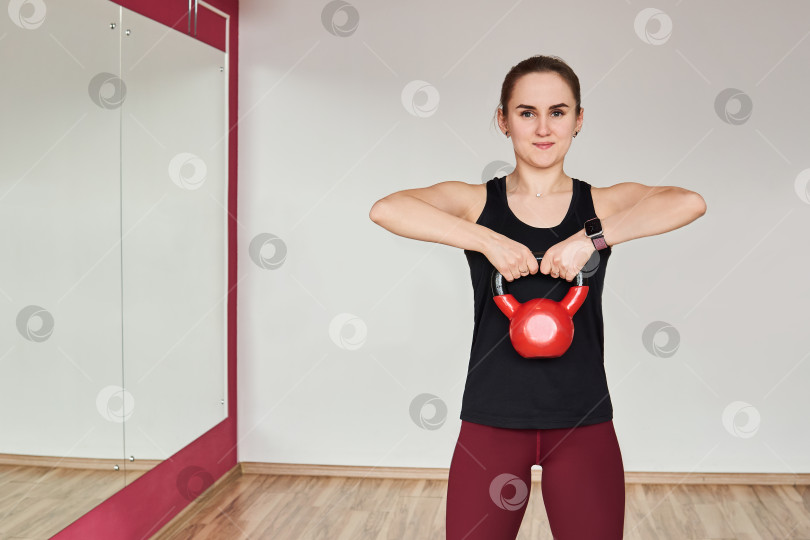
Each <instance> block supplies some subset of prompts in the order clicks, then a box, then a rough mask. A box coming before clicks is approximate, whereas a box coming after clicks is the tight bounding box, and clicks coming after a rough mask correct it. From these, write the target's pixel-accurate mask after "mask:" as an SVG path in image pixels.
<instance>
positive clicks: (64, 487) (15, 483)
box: [0, 464, 145, 540]
mask: <svg viewBox="0 0 810 540" xmlns="http://www.w3.org/2000/svg"><path fill="white" fill-rule="evenodd" d="M144 472H145V471H127V472H126V475H125V474H124V472H123V471H113V470H94V469H73V468H66V467H37V466H28V465H2V464H0V539H2V540H6V539H8V540H11V539H14V540H47V539H48V538H50V537H51V536H53V535H54V534H56V533H57V532H59V531H61V530H62V529H64V528H65V527H67V526H68V525H70V524H71V523H73V522H74V521H76V519H78V518H79V517H81V516H82V515H84V514H86V513H87V512H89V511H90V510H91V509H93V508H94V507H96V506H97V505H98V504H99V503H101V502H102V501H105V500H106V499H108V498H109V497H110V496H111V495H112V494H114V493H115V492H117V491H119V490H121V489H123V488H124V486H125V484H131V483H132V482H133V481H134V480H135V478H137V477H138V476H140V475H142V474H143V473H144Z"/></svg>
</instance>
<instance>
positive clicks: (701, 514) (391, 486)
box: [153, 471, 810, 540]
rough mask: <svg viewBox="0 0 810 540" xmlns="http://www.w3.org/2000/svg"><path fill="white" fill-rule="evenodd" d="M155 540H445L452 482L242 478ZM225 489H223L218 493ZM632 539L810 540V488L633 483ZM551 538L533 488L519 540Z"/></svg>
mask: <svg viewBox="0 0 810 540" xmlns="http://www.w3.org/2000/svg"><path fill="white" fill-rule="evenodd" d="M235 473H236V474H233V475H232V476H231V477H230V479H229V480H228V481H227V482H225V483H222V484H220V485H219V486H217V485H216V484H215V485H214V486H212V488H210V489H209V492H206V493H204V494H203V495H202V496H201V497H200V498H199V499H197V500H196V501H195V502H194V503H192V504H191V505H190V506H189V507H188V508H187V509H186V510H185V511H184V513H183V514H182V515H179V516H177V518H176V519H175V520H173V521H172V522H170V523H169V524H167V525H166V526H165V527H164V528H163V529H162V530H161V531H160V532H159V533H158V534H157V535H155V536H153V540H155V539H159V540H177V539H192V538H193V539H195V540H206V539H211V540H214V539H221V538H228V539H233V540H237V539H240V540H243V539H259V538H267V539H272V540H287V539H289V540H292V539H295V540H310V539H328V540H384V539H385V540H388V539H407V540H432V539H436V540H444V538H445V536H444V513H445V508H446V499H445V496H446V491H447V481H446V480H402V479H383V478H379V479H375V478H351V477H328V476H286V475H280V476H277V475H260V474H241V473H238V472H236V471H235ZM215 488H216V489H215ZM626 494H627V503H626V513H625V529H624V530H625V533H624V538H625V539H626V540H656V539H660V540H669V539H672V540H676V539H677V540H686V539H714V538H717V539H732V538H734V539H740V540H755V539H779V540H788V539H791V540H800V539H805V540H810V486H807V485H798V486H792V485H777V486H769V485H751V486H748V485H720V484H718V485H695V484H691V485H686V484H680V485H678V484H627V485H626ZM530 539H531V540H539V539H544V540H552V536H551V532H550V529H549V526H548V521H547V519H546V512H545V508H544V506H543V498H542V494H541V491H540V484H539V483H532V491H531V496H530V498H529V506H528V508H527V510H526V514H525V516H524V518H523V525H522V526H521V529H520V533H519V535H518V540H530Z"/></svg>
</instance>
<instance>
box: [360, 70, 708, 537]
mask: <svg viewBox="0 0 810 540" xmlns="http://www.w3.org/2000/svg"><path fill="white" fill-rule="evenodd" d="M583 112H584V110H583V108H582V107H581V104H580V88H579V79H578V78H577V76H576V74H575V73H574V72H573V71H572V70H571V68H570V67H569V66H568V65H567V64H566V63H565V62H564V61H562V60H561V59H560V58H558V57H550V56H533V57H531V58H528V59H526V60H524V61H522V62H520V63H519V64H517V65H516V66H514V67H512V69H511V70H510V71H509V73H508V74H507V75H506V78H505V80H504V82H503V85H502V88H501V100H500V104H499V107H498V109H497V111H496V114H497V121H498V125H499V127H500V129H501V131H502V132H503V133H504V135H505V136H506V137H507V138H510V139H511V140H512V145H513V146H514V151H515V162H516V165H515V170H514V172H512V173H511V174H508V175H506V176H504V177H499V178H497V177H496V178H493V179H492V180H489V181H488V182H486V183H485V184H467V183H464V182H455V181H448V182H441V183H438V184H435V185H433V186H430V187H426V188H421V189H408V190H404V191H399V192H396V193H393V194H391V195H388V196H387V197H385V198H383V199H381V200H379V201H377V202H376V203H375V204H374V206H373V208H372V209H371V213H370V217H371V219H372V220H373V221H374V222H375V223H377V224H379V225H380V226H382V227H384V228H385V229H387V230H389V231H391V232H393V233H395V234H397V235H400V236H405V237H407V238H414V239H417V240H424V241H428V242H438V243H442V244H447V245H450V246H455V247H458V248H461V249H463V250H464V254H465V256H466V257H467V261H468V263H469V265H470V275H471V278H472V284H473V290H474V297H475V325H474V329H473V339H472V347H471V351H470V363H469V367H468V371H467V379H466V384H465V388H464V395H463V398H462V406H461V416H460V417H461V429H460V432H459V436H458V441H457V443H456V447H455V451H454V453H453V458H452V460H451V464H450V474H449V478H448V488H447V514H446V532H447V540H461V539H462V538H463V539H465V540H476V539H480V540H501V539H503V540H506V539H514V538H515V537H516V536H517V534H518V530H519V528H520V524H521V521H522V519H523V515H524V513H525V511H526V506H527V504H528V499H529V494H530V492H531V467H532V465H539V466H540V467H541V468H542V477H541V486H540V487H541V492H542V496H543V502H544V504H545V508H546V513H547V515H548V519H549V524H550V527H551V532H552V534H553V536H554V538H555V539H556V540H584V539H587V540H614V539H619V538H622V534H623V528H624V506H625V496H624V467H623V463H622V457H621V451H620V448H619V444H618V441H617V438H616V434H615V431H614V428H613V407H612V404H611V401H610V395H609V393H608V386H607V380H606V376H605V370H604V334H603V325H602V305H601V296H602V289H603V285H604V277H605V268H606V266H607V261H608V259H609V257H610V254H611V252H612V247H613V246H615V245H616V244H620V243H622V242H627V241H628V240H631V239H634V238H641V237H644V236H652V235H656V234H661V233H664V232H667V231H671V230H674V229H677V228H679V227H683V226H684V225H686V224H688V223H690V222H692V221H694V220H695V219H697V218H698V217H700V216H701V215H703V214H704V213H705V212H706V204H705V202H704V201H703V198H702V197H701V196H700V195H699V194H697V193H695V192H693V191H689V190H686V189H683V188H679V187H675V186H655V187H651V186H646V185H643V184H638V183H635V182H624V183H619V184H616V185H613V186H610V187H604V188H596V187H592V186H591V185H590V184H589V183H587V182H585V181H582V180H578V179H576V178H572V177H570V176H568V175H567V174H566V173H565V172H564V170H563V163H564V160H565V155H566V153H567V152H568V149H569V147H570V145H571V143H572V141H573V139H574V137H576V136H577V134H578V133H579V132H580V130H581V129H582V120H583ZM586 223H587V225H586ZM600 225H601V227H600ZM600 229H601V231H600ZM533 251H534V252H537V253H539V254H541V258H540V261H539V263H538V257H537V256H536V255H535V253H533ZM586 265H587V266H588V268H585V267H586ZM493 268H494V269H497V271H498V272H500V273H501V274H502V275H503V277H504V279H505V280H506V281H507V282H508V283H509V293H510V294H512V295H513V296H514V297H515V298H517V300H519V301H520V302H525V301H527V300H528V299H531V298H538V297H548V298H551V299H554V300H561V299H562V297H563V296H564V294H565V293H566V292H567V290H568V288H569V287H571V285H569V284H565V283H563V282H562V280H565V281H567V282H572V281H573V280H574V278H576V277H577V275H578V274H579V273H580V271H582V272H583V276H585V277H587V281H585V282H584V283H583V284H584V285H588V288H589V290H588V294H587V296H586V299H585V301H584V303H583V304H582V305H581V306H580V308H579V310H578V311H577V312H576V313H575V314H574V316H573V321H574V328H575V332H574V338H573V341H572V343H571V345H570V347H569V348H568V349H567V350H566V351H565V353H564V354H563V355H562V356H559V357H554V358H524V357H522V356H521V355H519V354H518V353H517V352H516V350H515V349H514V347H513V345H512V343H511V340H510V339H509V320H508V319H507V317H506V316H505V315H504V314H503V313H502V312H501V311H500V310H499V309H498V307H497V306H496V305H495V303H494V301H493V293H492V291H491V289H490V278H491V276H492V273H493ZM538 271H539V272H540V273H541V274H545V275H546V276H549V277H541V276H538V277H535V278H531V279H528V280H518V278H520V277H524V276H529V275H530V274H537V273H538Z"/></svg>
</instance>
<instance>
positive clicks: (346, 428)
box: [238, 0, 810, 473]
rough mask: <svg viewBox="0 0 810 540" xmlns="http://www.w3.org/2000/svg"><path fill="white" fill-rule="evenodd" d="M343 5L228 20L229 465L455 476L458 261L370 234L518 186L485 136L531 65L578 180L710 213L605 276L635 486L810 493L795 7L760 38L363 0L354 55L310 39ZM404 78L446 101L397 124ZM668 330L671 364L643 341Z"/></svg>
mask: <svg viewBox="0 0 810 540" xmlns="http://www.w3.org/2000/svg"><path fill="white" fill-rule="evenodd" d="M331 5H332V4H330V3H328V2H326V1H318V2H312V1H309V2H293V1H292V0H278V1H272V2H267V1H258V0H245V1H243V2H241V17H240V21H241V28H240V73H241V77H242V79H241V81H240V96H239V99H240V118H241V121H240V124H239V141H240V153H239V176H240V195H239V197H240V198H239V212H240V223H241V227H240V230H239V279H240V280H242V281H241V282H240V288H239V328H240V330H239V381H238V385H239V418H240V423H239V445H240V451H239V460H240V461H260V462H285V463H317V464H339V465H370V466H412V467H448V466H449V465H450V458H451V455H452V451H453V447H454V444H455V440H456V437H457V435H458V429H459V427H460V420H459V418H458V415H459V412H460V405H461V395H462V391H463V388H464V379H465V375H466V370H467V362H468V355H469V346H470V339H471V337H472V326H473V302H472V287H471V284H470V277H469V270H468V267H467V263H466V260H465V258H464V255H463V253H462V251H461V250H459V249H456V248H452V247H449V246H445V245H442V244H432V243H426V242H418V241H415V240H411V239H406V238H402V237H398V236H395V235H393V234H391V233H389V232H388V231H386V230H384V229H382V228H381V227H379V226H377V225H375V224H374V223H373V222H371V221H370V220H369V218H368V211H369V209H370V208H371V205H372V204H373V203H374V201H376V200H377V199H379V198H381V197H383V196H385V195H387V194H389V193H391V192H394V191H397V190H401V189H406V188H412V187H423V186H428V185H432V184H434V183H436V182H439V181H444V180H461V181H465V182H470V183H478V182H481V181H482V180H487V179H489V178H492V177H493V176H494V175H495V172H497V171H498V170H499V167H501V164H499V163H498V162H499V161H504V162H508V163H511V164H514V152H513V150H512V147H511V142H510V141H509V140H507V139H505V138H504V137H503V136H502V135H501V134H500V132H498V131H497V130H496V129H495V128H493V127H491V123H490V122H491V119H492V114H493V112H494V110H495V107H496V106H497V104H498V98H499V91H500V85H501V83H502V81H503V77H504V76H505V74H506V73H507V71H508V70H509V68H510V67H511V66H512V65H514V64H516V63H517V62H519V61H520V60H522V59H524V58H526V57H528V56H531V55H534V54H555V55H559V56H561V57H562V58H563V59H565V60H566V61H567V62H568V63H569V64H570V65H571V66H572V67H573V68H574V70H575V71H576V72H577V73H578V75H579V77H580V82H581V85H582V105H583V107H584V108H585V121H584V127H583V130H582V133H581V134H580V135H579V136H578V137H577V139H576V141H575V143H574V144H573V146H572V149H571V151H570V152H569V154H568V156H567V160H566V163H565V170H566V172H567V173H568V174H569V175H572V176H576V177H577V178H580V179H583V180H586V181H587V182H590V183H591V184H593V185H595V186H608V185H613V184H615V183H618V182H624V181H635V182H641V183H644V184H648V185H676V186H681V187H685V188H687V189H691V190H694V191H697V192H698V193H700V194H701V195H702V196H703V197H704V199H705V200H706V202H707V206H708V212H707V213H706V215H705V216H703V217H701V218H700V219H699V220H697V221H695V222H694V223H692V224H690V225H689V226H687V227H685V228H682V229H679V230H676V231H672V232H670V233H666V234H664V235H658V236H653V237H646V238H642V239H637V240H633V241H630V242H627V243H624V244H620V245H618V246H617V247H616V248H615V254H614V256H613V257H611V265H610V271H609V272H608V276H607V280H606V289H605V294H604V297H603V306H604V318H605V334H606V336H605V348H606V358H605V364H606V370H607V375H608V382H609V385H610V391H611V397H612V400H613V404H614V410H615V417H614V424H615V426H616V430H617V434H618V437H619V441H620V444H621V448H622V452H623V457H624V464H625V469H626V470H627V471H691V472H698V471H701V472H704V471H705V472H724V471H744V472H792V473H801V472H808V471H810V452H808V450H810V433H809V432H808V431H807V430H806V429H805V426H806V424H807V422H806V413H807V410H808V408H809V407H810V394H808V392H807V391H806V388H807V382H808V379H810V361H807V359H808V356H810V337H808V335H807V332H805V331H804V330H806V326H807V321H808V315H807V304H808V299H810V294H809V293H810V290H808V281H807V279H806V272H807V268H809V267H810V254H808V250H807V247H806V246H807V243H808V242H807V238H806V237H805V232H806V231H807V230H808V226H810V191H808V180H810V157H808V154H807V149H808V148H810V134H809V133H808V130H807V125H808V123H810V109H808V107H807V106H806V104H807V101H806V100H807V98H806V96H807V95H808V80H807V69H806V66H807V65H810V39H807V38H808V32H807V22H806V21H807V20H808V16H810V6H809V5H808V4H807V3H806V2H803V1H791V2H780V3H779V4H778V7H769V8H768V13H767V16H764V14H763V13H762V12H760V11H758V10H755V9H744V8H743V7H742V6H741V5H740V4H739V2H732V1H729V0H725V1H717V2H711V3H710V4H707V3H701V2H677V3H675V4H673V3H670V2H668V3H664V2H659V3H638V2H634V1H633V2H631V1H630V0H627V1H619V0H615V1H611V2H588V3H585V2H555V3H538V2H515V3H503V2H494V1H493V2H477V3H474V4H471V3H469V2H461V1H453V2H440V3H439V2H428V1H418V2H408V3H403V2H391V1H387V2H358V1H353V2H352V3H351V4H347V5H346V7H345V9H344V11H343V12H338V13H336V15H335V17H334V21H335V22H336V24H337V25H338V26H340V25H344V24H345V23H346V21H347V20H349V21H350V20H353V19H351V15H348V16H347V15H346V13H347V12H349V11H351V10H352V9H356V13H357V14H358V15H359V24H358V25H357V27H356V29H354V30H353V31H352V30H349V31H347V34H348V35H346V36H343V37H339V36H337V35H334V34H332V33H330V32H328V31H327V30H326V27H325V26H324V24H323V22H322V21H323V16H322V12H323V11H324V10H325V9H328V7H329V6H331ZM650 7H653V8H655V7H657V8H659V9H660V10H661V11H662V13H658V14H655V13H654V12H648V11H643V10H644V9H645V8H650ZM347 17H348V18H347ZM645 17H647V18H648V19H649V20H648V21H647V24H646V25H645V24H644V21H643V19H644V18H645ZM326 19H327V20H329V17H328V16H327V17H326ZM667 20H668V21H671V24H672V28H671V33H669V34H667V26H666V21H667ZM662 21H663V22H664V24H663V25H662ZM635 22H638V24H637V25H635V26H634V23H635ZM636 27H637V28H636ZM645 29H646V33H645ZM415 80H421V81H426V82H427V83H429V84H430V85H432V86H433V87H434V88H435V90H436V92H437V93H438V94H437V95H438V96H439V103H438V108H437V109H436V110H435V112H433V113H432V114H428V115H425V116H424V117H419V116H416V115H413V114H411V113H410V112H409V111H408V110H407V109H406V107H405V106H404V105H403V99H402V92H403V90H404V89H405V88H406V86H407V85H408V84H409V83H411V82H412V81H415ZM728 88H736V89H739V90H740V91H741V92H742V93H743V94H745V96H747V97H748V98H750V100H751V103H752V104H753V109H752V110H751V114H750V116H748V117H747V119H745V118H741V119H740V120H739V121H736V123H734V122H735V121H734V120H733V117H735V116H742V117H745V116H746V111H745V110H742V111H741V109H740V107H741V101H740V100H737V99H731V100H726V102H724V101H722V98H721V102H720V103H719V105H718V103H717V99H718V96H719V95H720V94H721V93H722V92H723V91H724V90H725V89H728ZM745 96H743V97H742V98H741V99H742V100H744V99H745ZM425 97H426V96H425V95H419V94H417V95H416V96H415V98H414V101H415V103H416V104H422V103H424V98H425ZM718 110H719V112H718ZM726 113H727V114H729V115H730V116H731V117H732V120H731V123H730V122H728V121H724V120H723V119H721V115H725V114H726ZM501 170H502V169H501ZM507 172H508V168H507ZM271 235H273V236H271ZM275 237H277V238H278V239H275ZM274 245H277V246H279V247H277V248H274V247H273V246H274ZM284 250H286V256H285V255H284ZM658 321H663V322H664V323H666V325H669V326H671V327H672V328H674V329H675V331H676V332H677V334H678V337H677V340H676V341H673V342H670V343H669V344H667V335H666V333H665V330H661V331H659V332H658V334H657V335H655V337H654V338H646V339H647V341H646V342H645V338H644V336H645V334H644V332H645V329H648V328H653V326H651V325H654V324H656V323H657V322H658ZM330 331H332V332H333V335H330ZM340 343H343V346H342V347H341V346H339V344H340ZM668 345H669V346H670V348H676V351H675V353H674V354H669V353H666V352H659V353H658V354H657V355H656V354H653V353H651V352H650V350H654V348H655V347H656V346H657V347H659V348H662V347H663V348H664V349H666V348H667V346H668ZM648 349H649V350H648ZM423 394H432V395H435V396H437V398H438V399H439V400H440V401H441V402H443V404H444V405H445V406H446V408H447V414H446V419H445V421H444V423H443V424H442V425H441V426H440V427H439V428H438V429H426V428H422V427H419V426H418V425H417V423H416V422H415V421H414V420H413V419H412V418H411V415H410V412H409V408H410V407H411V406H412V404H413V403H416V406H417V409H418V407H419V404H420V403H422V402H421V401H419V399H420V398H419V396H421V395H423ZM421 413H422V415H423V416H424V417H427V418H429V417H432V416H433V414H434V409H433V406H432V405H424V406H423V408H422V410H421Z"/></svg>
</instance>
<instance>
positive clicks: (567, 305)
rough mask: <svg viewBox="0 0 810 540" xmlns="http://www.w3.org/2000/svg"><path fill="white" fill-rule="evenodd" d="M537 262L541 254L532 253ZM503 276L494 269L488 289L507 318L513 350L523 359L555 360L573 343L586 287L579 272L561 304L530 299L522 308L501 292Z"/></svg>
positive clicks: (518, 303) (586, 290)
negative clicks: (576, 315) (575, 314)
mask: <svg viewBox="0 0 810 540" xmlns="http://www.w3.org/2000/svg"><path fill="white" fill-rule="evenodd" d="M532 253H533V254H534V255H535V256H536V257H537V260H538V261H540V260H542V258H543V255H542V253H538V252H536V251H532ZM503 281H504V280H503V275H501V273H500V272H498V269H497V268H495V269H493V271H492V278H491V285H492V294H493V295H494V298H493V300H494V301H495V304H496V305H497V306H498V308H500V310H501V311H502V312H503V313H504V315H506V316H507V317H509V320H510V321H511V322H510V323H509V337H510V339H511V340H512V346H513V347H514V348H515V350H516V351H517V352H518V354H520V356H522V357H524V358H556V357H559V356H562V355H563V353H565V351H567V350H568V347H570V346H571V342H572V341H573V340H574V321H573V320H572V317H573V316H574V313H576V312H577V310H578V309H579V307H580V306H581V305H582V303H583V302H585V297H586V296H587V295H588V286H587V285H584V284H583V282H584V278H583V276H582V271H580V272H579V273H578V274H577V277H576V279H575V280H574V282H575V285H572V286H571V288H570V289H568V293H567V294H566V295H565V298H563V299H562V300H561V301H560V302H557V301H555V300H549V299H548V298H533V299H532V300H529V301H528V302H526V303H525V304H521V303H520V302H518V301H517V299H516V298H515V297H514V296H512V295H511V294H509V293H507V292H506V291H505V289H504V282H503Z"/></svg>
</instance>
